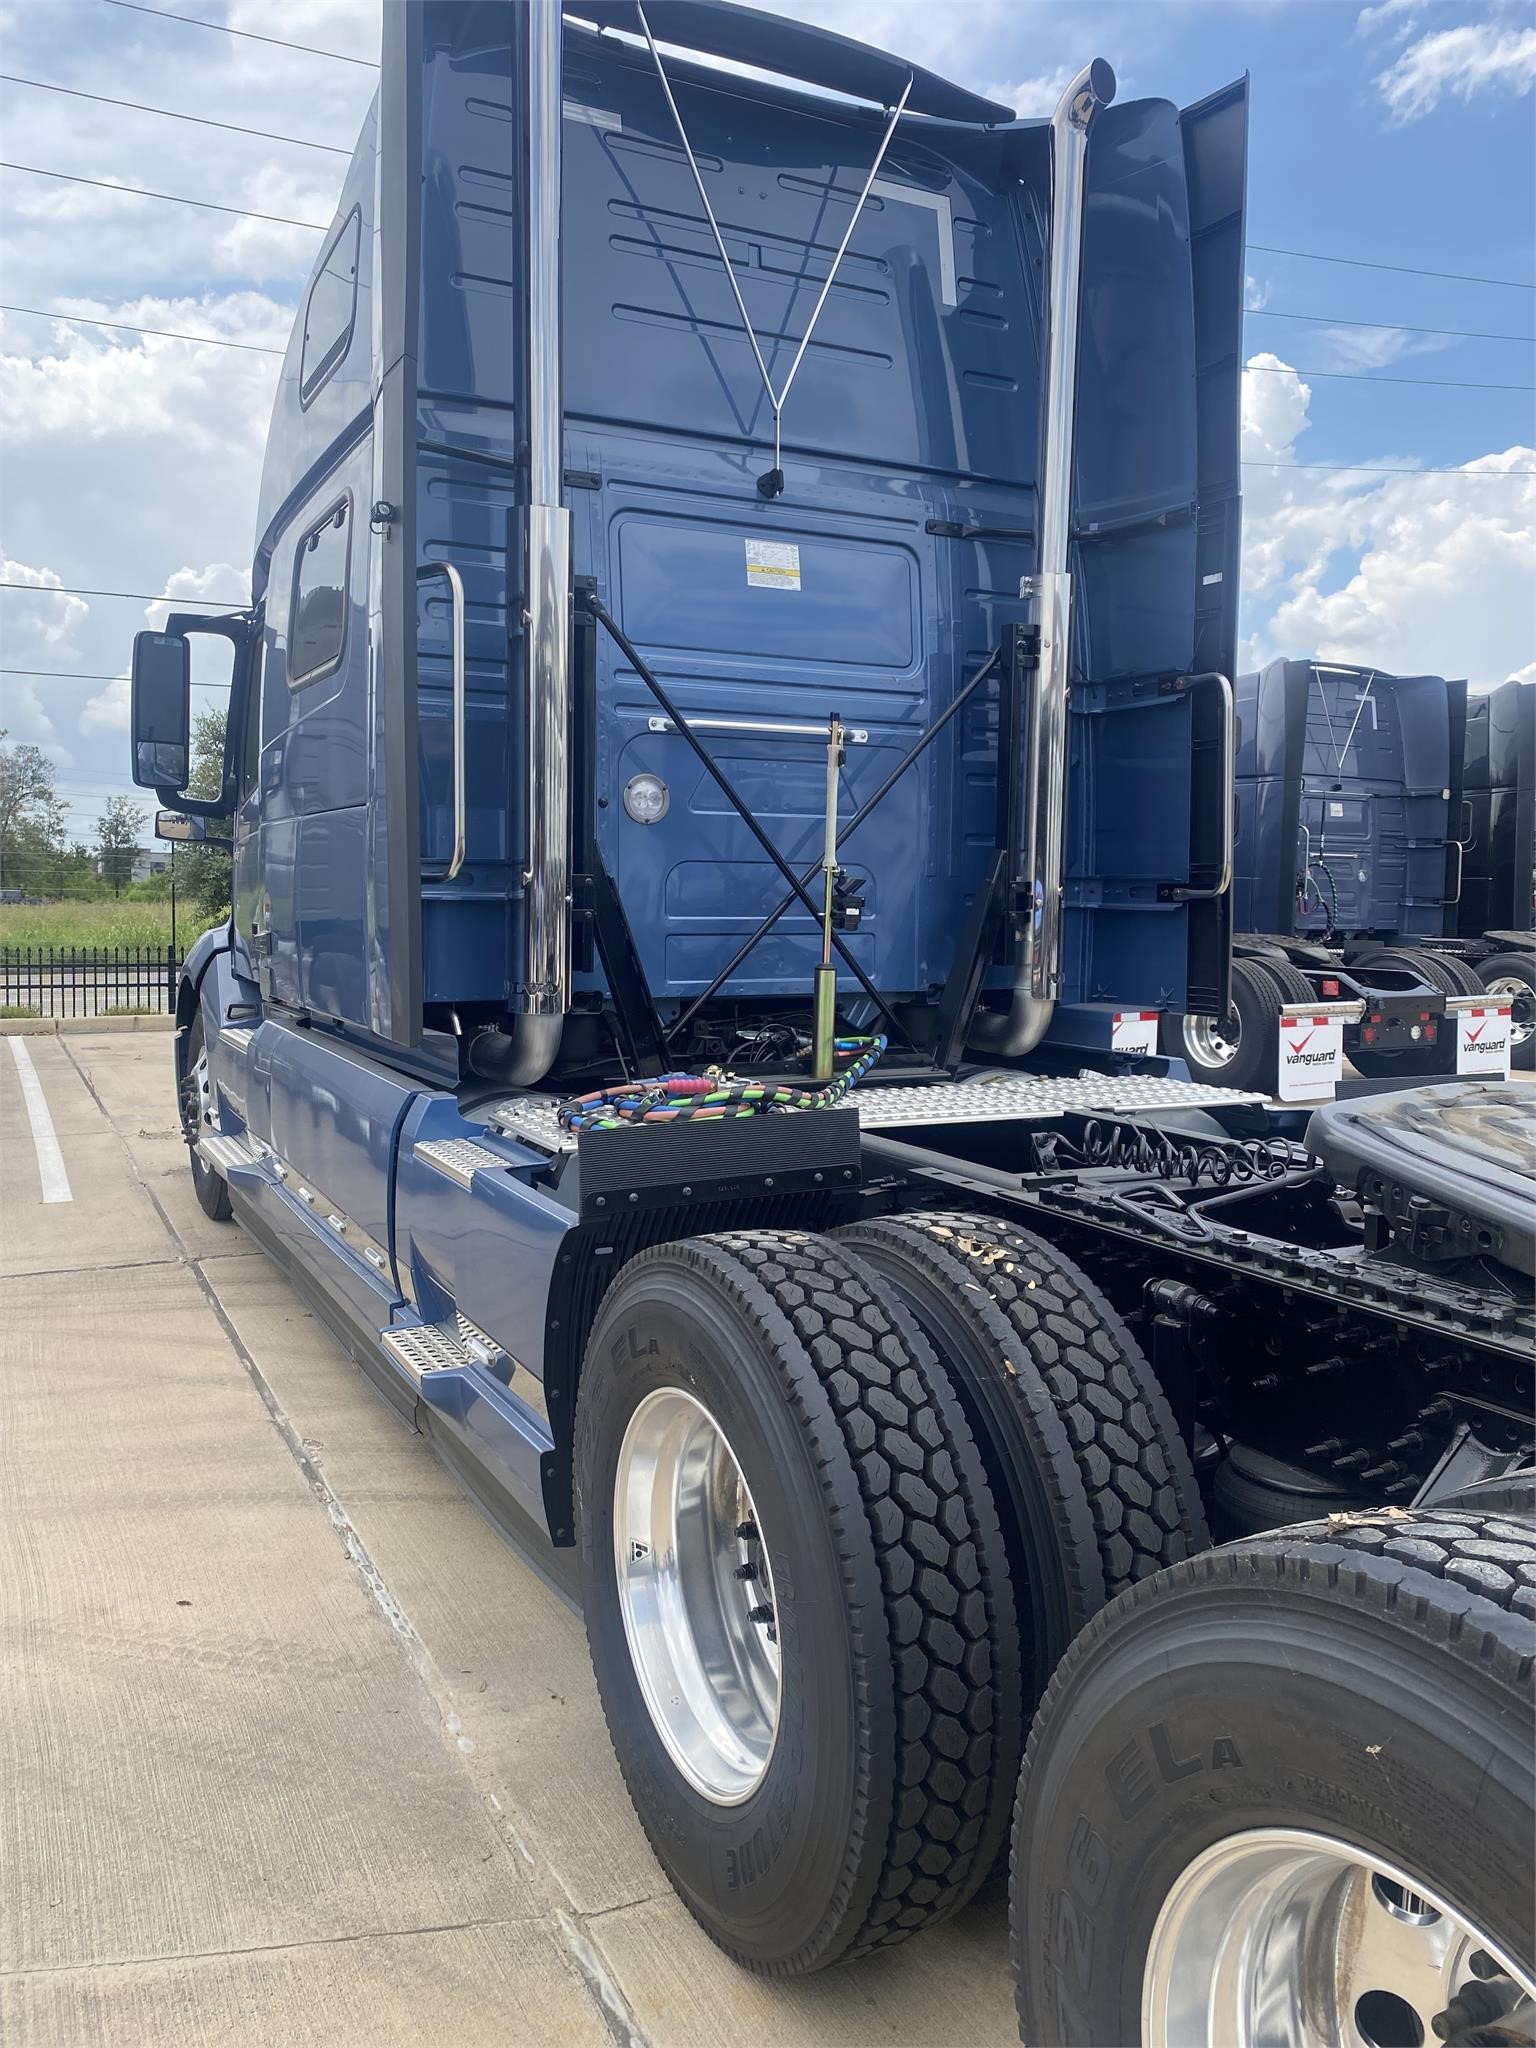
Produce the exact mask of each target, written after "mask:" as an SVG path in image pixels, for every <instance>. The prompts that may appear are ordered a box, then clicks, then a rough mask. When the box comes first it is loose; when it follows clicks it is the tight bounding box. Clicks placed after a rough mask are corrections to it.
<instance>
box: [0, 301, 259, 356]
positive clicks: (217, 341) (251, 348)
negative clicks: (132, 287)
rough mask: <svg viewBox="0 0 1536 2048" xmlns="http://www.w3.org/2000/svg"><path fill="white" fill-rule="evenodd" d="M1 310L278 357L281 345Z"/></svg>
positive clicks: (0, 304) (28, 309) (38, 310)
mask: <svg viewBox="0 0 1536 2048" xmlns="http://www.w3.org/2000/svg"><path fill="white" fill-rule="evenodd" d="M0 313H28V314H31V315H32V316H33V318H35V319H38V320H67V321H70V322H72V323H73V324H74V325H75V326H77V327H110V328H112V329H113V331H114V332H115V333H118V334H155V335H158V336H159V337H160V338H161V340H162V341H195V342H200V343H201V344H202V346H203V347H204V348H238V349H244V350H245V351H246V352H247V353H248V354H250V355H256V356H280V355H282V354H283V353H284V351H283V350H282V349H280V348H266V347H264V346H263V345H262V343H260V342H259V341H226V340H225V339H224V338H223V336H222V335H217V334H182V333H181V332H180V331H179V330H178V329H176V328H174V327H136V326H134V324H133V323H132V322H131V321H129V320H96V319H93V318H92V316H91V315H90V314H89V313H49V312H45V311H44V309H43V308H42V307H41V306H9V305H6V304H5V303H4V301H0Z"/></svg>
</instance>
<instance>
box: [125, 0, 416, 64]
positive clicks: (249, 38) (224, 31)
mask: <svg viewBox="0 0 1536 2048" xmlns="http://www.w3.org/2000/svg"><path fill="white" fill-rule="evenodd" d="M107 5H108V6H109V7H123V8H126V9H127V10H128V12H129V13H130V14H156V15H158V16H159V17H160V19H161V20H162V21H179V22H180V23H181V24H182V26H183V27H184V28H212V29H217V30H218V32H219V34H220V35H221V36H239V37H240V38H241V39H242V40H243V41H245V42H247V43H272V44H274V45H275V46H276V47H277V48H278V49H279V50H302V51H303V53H304V55H305V56H306V57H330V58H332V59H334V61H335V62H336V63H338V64H360V65H361V66H362V68H363V69H364V70H365V71H377V70H378V68H379V67H378V65H377V64H375V63H374V61H373V59H372V58H371V57H347V56H344V55H343V54H342V52H341V51H340V50H317V49H316V48H315V46H314V45H313V44H312V43H290V42H288V41H286V40H285V39H284V38H283V37H282V36H259V35H257V33H256V31H255V30H254V29H249V28H231V27H229V25H228V23H227V22H222V21H203V20H200V19H199V17H198V16H197V15H195V14H173V13H172V12H171V11H170V9H169V8H167V7H145V6H142V5H141V4H140V0H107Z"/></svg>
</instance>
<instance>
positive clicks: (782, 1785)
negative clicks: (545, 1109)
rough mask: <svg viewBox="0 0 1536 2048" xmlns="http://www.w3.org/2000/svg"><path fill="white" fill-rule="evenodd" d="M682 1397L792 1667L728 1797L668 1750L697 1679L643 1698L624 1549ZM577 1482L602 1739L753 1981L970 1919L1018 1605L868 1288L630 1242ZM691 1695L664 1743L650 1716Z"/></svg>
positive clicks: (948, 1417)
mask: <svg viewBox="0 0 1536 2048" xmlns="http://www.w3.org/2000/svg"><path fill="white" fill-rule="evenodd" d="M669 1392H670V1393H671V1394H672V1396H673V1397H681V1398H682V1399H683V1400H684V1401H691V1402H692V1403H693V1404H695V1406H697V1407H699V1408H700V1409H701V1410H702V1412H703V1413H704V1414H705V1415H706V1416H707V1418H708V1419H709V1420H710V1422H711V1423H712V1424H713V1426H714V1427H715V1429H716V1430H717V1431H718V1432H719V1434H720V1435H721V1436H722V1437H723V1439H724V1440H725V1442H726V1445H727V1448H728V1451H729V1453H730V1456H731V1459H732V1461H733V1467H734V1469H735V1470H736V1471H737V1472H738V1474H739V1477H740V1480H741V1481H742V1482H743V1484H744V1487H745V1492H746V1495H747V1497H748V1500H749V1506H750V1513H749V1514H748V1516H747V1518H746V1521H744V1522H743V1523H742V1524H741V1525H739V1526H738V1527H736V1528H735V1530H734V1535H735V1536H738V1537H739V1536H740V1531H741V1528H745V1527H747V1526H748V1525H749V1524H750V1526H751V1527H752V1529H753V1530H754V1531H755V1532H756V1534H755V1535H754V1537H753V1538H752V1539H751V1545H752V1547H750V1548H749V1549H747V1550H745V1551H744V1552H743V1561H744V1562H747V1563H752V1564H756V1563H757V1561H758V1560H759V1559H760V1560H761V1564H762V1566H763V1567H765V1569H764V1571H763V1572H762V1573H761V1574H760V1575H759V1576H758V1577H756V1578H754V1579H751V1580H749V1582H748V1583H749V1584H750V1586H751V1588H752V1591H751V1593H750V1594H748V1595H744V1596H743V1597H744V1598H747V1599H758V1598H759V1596H761V1597H760V1602H759V1604H760V1605H761V1606H762V1607H763V1608H766V1610H767V1612H768V1615H769V1616H770V1617H771V1619H770V1620H767V1621H764V1622H761V1623H759V1624H757V1625H760V1626H763V1627H769V1626H771V1627H772V1629H773V1632H774V1637H775V1647H776V1651H777V1657H778V1678H777V1688H778V1689H777V1695H776V1706H775V1714H776V1721H775V1726H774V1731H773V1733H772V1735H771V1738H770V1740H769V1743H768V1746H767V1749H766V1752H765V1754H764V1757H763V1760H762V1762H761V1765H760V1769H759V1774H758V1776H757V1777H756V1779H755V1780H752V1781H751V1782H747V1781H746V1780H742V1781H741V1782H735V1783H732V1784H730V1785H727V1786H724V1787H723V1788H722V1789H718V1790H716V1789H711V1788H710V1785H709V1783H708V1782H707V1779H708V1772H707V1771H706V1772H704V1773H702V1774H700V1773H698V1772H696V1773H695V1775H694V1777H690V1775H689V1774H688V1772H687V1771H686V1770H685V1769H684V1768H683V1767H682V1765H681V1764H680V1762H679V1749H678V1744H679V1741H680V1740H681V1739H682V1738H683V1737H687V1736H689V1735H690V1733H691V1730H690V1728H689V1726H688V1724H687V1709H688V1706H689V1703H690V1701H689V1699H685V1698H683V1697H682V1695H683V1692H684V1688H681V1687H680V1688H678V1696H676V1697H670V1698H662V1697H661V1696H660V1695H657V1694H656V1692H655V1687H654V1686H652V1689H651V1690H652V1696H655V1697H657V1698H658V1708H657V1709H653V1707H652V1706H651V1705H650V1704H648V1698H647V1690H646V1686H647V1678H646V1673H647V1671H648V1670H649V1669H650V1668H651V1667H649V1666H648V1665H646V1663H645V1659H646V1657H647V1655H648V1654H649V1650H648V1647H647V1646H648V1644H649V1642H650V1640H651V1639H650V1638H648V1637H647V1636H646V1635H645V1633H644V1628H643V1626H642V1623H643V1615H642V1616H641V1617H640V1619H637V1614H639V1609H638V1608H637V1606H636V1598H635V1594H634V1591H633V1584H634V1581H635V1578H636V1574H637V1570H638V1572H639V1574H641V1575H643V1574H644V1572H645V1571H647V1570H648V1569H650V1564H649V1562H648V1552H647V1547H646V1544H645V1543H644V1541H643V1540H642V1542H641V1551H640V1555H639V1556H638V1557H636V1555H635V1553H634V1551H633V1547H632V1546H633V1543H634V1541H635V1530H636V1527H637V1526H638V1525H636V1523H635V1521H634V1510H633V1500H634V1497H635V1496H634V1492H633V1487H634V1484H635V1481H634V1473H635V1470H636V1466H635V1463H634V1458H633V1454H632V1452H629V1451H627V1450H626V1446H628V1445H632V1444H633V1442H634V1441H635V1438H634V1435H633V1432H632V1424H634V1419H635V1417H636V1415H637V1413H639V1411H641V1410H642V1408H643V1407H644V1405H645V1404H646V1403H647V1402H648V1401H650V1400H651V1399H652V1398H653V1397H656V1396H658V1395H661V1396H663V1397H665V1396H666V1395H667V1394H668V1393H669ZM636 1426H637V1427H639V1428H640V1429H642V1430H643V1428H644V1426H645V1424H644V1418H642V1422H641V1424H640V1425H636ZM690 1455H691V1453H690ZM626 1461H627V1462H626ZM625 1474H628V1475H629V1476H628V1477H627V1478H626V1479H625V1481H624V1488H623V1491H622V1498H616V1488H617V1487H618V1482H619V1481H620V1479H621V1476H623V1475H625ZM575 1477H576V1493H577V1540H578V1545H579V1551H580V1565H581V1577H582V1591H583V1605H584V1610H585V1614H586V1623H587V1634H588V1641H589V1643H590V1646H591V1652H592V1664H593V1669H594V1672H595V1673H596V1677H597V1686H598V1692H599V1695H600V1697H601V1699H602V1703H603V1711H604V1714H605V1716H606V1718H607V1722H608V1728H609V1733H610V1735H611V1737H612V1740H613V1745H614V1748H615V1750H616V1752H617V1754H618V1759H619V1765H620V1768H621V1770H622V1771H623V1774H624V1779H625V1783H626V1785H627V1786H628V1789H629V1793H630V1797H631V1798H632V1799H633V1801H634V1804H635V1809H636V1811H637V1813H638V1815H639V1817H640V1821H641V1824H642V1826H643V1827H644V1829H645V1831H646V1834H647V1836H648V1837H649V1839H650V1843H651V1846H652V1848H653V1849H654V1850H655V1852H656V1855H657V1856H658V1858H659V1859H660V1861H661V1863H662V1865H663V1866H664V1868H665V1869H666V1871H667V1874H668V1876H669V1877H670V1878H671V1880H672V1882H673V1884H674V1885H675V1887H676V1888H677V1891H678V1893H679V1894H680V1896H681V1897H682V1899H683V1902H684V1904H685V1905H686V1906H687V1907H688V1909H689V1911H690V1912H691V1913H692V1914H693V1916H694V1918H695V1919H696V1920H697V1921H698V1922H699V1924H700V1925H701V1926H702V1927H703V1928H704V1930H705V1932H706V1933H708V1934H709V1935H710V1936H711V1937H712V1938H713V1939H714V1940H715V1941H716V1942H718V1943H719V1945H720V1946H721V1947H722V1948H723V1949H725V1950H726V1952H727V1953H728V1954H729V1955H731V1956H732V1957H734V1958H735V1959H736V1961H738V1962H740V1963H742V1964H743V1965H745V1966H746V1967H747V1968H748V1969H751V1970H755V1971H757V1972H759V1973H761V1974H763V1975H767V1976H798V1975H803V1974H805V1973H807V1972H809V1971H812V1970H817V1969H821V1968H823V1967H825V1966H826V1965H827V1964H830V1963H833V1962H837V1961H840V1960H842V1959H844V1958H846V1957H849V1956H854V1955H860V1954H863V1953H865V1952H867V1951H868V1950H870V1949H873V1948H877V1947H881V1946H884V1945H887V1944H889V1943H892V1942H896V1941H900V1940H902V1939H904V1938H905V1937H906V1936H907V1935H909V1934H911V1933H913V1932H915V1931H916V1929H918V1928H919V1927H923V1926H926V1925H928V1924H930V1923H931V1922H933V1921H935V1920H938V1919H942V1918H945V1917H947V1916H948V1915H949V1914H950V1913H953V1912H954V1911H956V1910H957V1909H958V1908H959V1907H960V1906H962V1905H963V1904H964V1903H965V1902H966V1900H967V1899H968V1898H969V1897H970V1896H971V1895H972V1893H973V1892H974V1891H975V1890H976V1888H977V1887H978V1886H979V1885H980V1884H981V1882H982V1881H983V1879H984V1878H985V1877H986V1876H987V1874H988V1872H989V1870H990V1869H991V1868H992V1866H993V1864H994V1862H995V1860H996V1858H997V1856H998V1854H999V1851H1000V1848H1001V1847H1002V1845H1003V1842H1004V1839H1005V1836H1006V1832H1007V1818H1008V1803H1009V1797H1010V1788H1011V1783H1012V1779H1013V1776H1014V1774H1015V1772H1016V1769H1017V1761H1018V1757H1019V1753H1020V1749H1021V1746H1022V1715H1021V1709H1020V1705H1019V1672H1018V1638H1017V1633H1016V1630H1015V1624H1014V1613H1013V1594H1012V1589H1011V1587H1010V1585H1009V1580H1008V1568H1007V1562H1006V1557H1005V1554H1004V1551H1003V1545H1002V1537H1001V1532H1000V1530H999V1527H998V1522H997V1516H996V1513H995V1512H994V1509H993V1506H992V1500H991V1496H990V1494H989V1492H988V1489H987V1483H986V1478H985V1475H984V1473H983V1470H982V1466H981V1460H980V1458H979V1456H978V1454H977V1450H976V1446H975V1444H974V1443H973V1441H972V1439H971V1435H970V1432H969V1430H968V1429H967V1427H966V1424H965V1419H964V1416H963V1414H962V1412H961V1410H960V1406H959V1403H958V1402H957V1400H956V1398H955V1396H954V1393H953V1391H952V1390H951V1389H950V1388H949V1386H948V1384H947V1382H946V1381H945V1378H944V1375H943V1373H942V1371H941V1370H940V1368H939V1367H938V1365H937V1363H936V1361H935V1360H934V1358H933V1355H932V1353H931V1351H930V1350H929V1348H928V1346H927V1345H926V1343H925V1342H924V1340H923V1338H922V1337H921V1335H920V1334H919V1333H918V1332H917V1331H916V1329H915V1328H914V1327H913V1326H912V1325H911V1323H910V1321H909V1320H908V1318H907V1317H906V1315H905V1313H904V1311H903V1310H902V1309H901V1308H900V1307H899V1306H898V1305H897V1304H896V1303H895V1302H894V1301H892V1300H891V1299H890V1298H889V1297H888V1295H887V1293H886V1290H885V1289H884V1287H883V1286H882V1284H881V1283H880V1282H879V1281H878V1280H877V1279H876V1278H875V1276H874V1275H873V1274H871V1273H869V1272H868V1271H867V1270H866V1269H865V1268H864V1267H863V1266H861V1265H860V1263H859V1262H858V1260H857V1259H856V1258H855V1257H854V1256H853V1255H852V1254H851V1252H850V1251H848V1250H846V1249H844V1248H843V1247H841V1246H838V1245H834V1244H832V1243H831V1242H829V1241H828V1240H826V1239H824V1238H819V1237H814V1236H811V1235H808V1234H801V1233H789V1232H786V1233H783V1234H775V1233H771V1232H766V1231H740V1232H733V1233H730V1234H729V1235H723V1236H719V1237H708V1238H691V1239H687V1240H685V1241H683V1242H682V1243H675V1244H664V1245H658V1246H655V1247H654V1248H652V1249H651V1250H649V1251H645V1252H642V1253H640V1254H639V1255H638V1256H637V1257H636V1258H634V1259H633V1260H632V1261H631V1262H630V1263H629V1264H628V1265H627V1266H626V1267H625V1268H624V1270H623V1272H622V1273H620V1275H619V1277H618V1278H617V1280H616V1281H615V1282H614V1283H613V1285H612V1287H611V1288H610V1289H609V1291H608V1293H607V1295H606V1297H605V1298H604V1301H603V1305H602V1308H601V1310H600V1312H599V1314H598V1317H597V1321H596V1324H595V1326H594V1328H593V1331H592V1336H591V1339H590V1342H589V1344H588V1346H587V1353H586V1361H585V1364H584V1366H583V1371H582V1379H581V1387H580V1394H579V1398H578V1403H577V1418H576V1442H575ZM646 1497H647V1498H649V1497H650V1496H646ZM690 1526H691V1525H690ZM728 1533H729V1532H728ZM685 1538H686V1539H687V1540H691V1538H687V1532H686V1530H684V1532H683V1534H680V1535H679V1537H678V1540H677V1542H676V1545H675V1556H676V1577H677V1581H678V1584H679V1585H680V1586H681V1587H682V1589H683V1595H681V1596H679V1598H678V1600H677V1601H676V1603H675V1607H674V1610H673V1613H674V1616H675V1613H679V1612H681V1613H684V1614H685V1615H691V1614H692V1613H693V1610H694V1605H695V1596H694V1595H693V1594H691V1593H689V1592H688V1588H689V1587H690V1586H692V1587H694V1588H697V1587H698V1586H699V1585H700V1584H701V1583H703V1582H701V1580H700V1577H699V1572H698V1568H697V1561H696V1560H695V1562H694V1564H693V1565H690V1562H689V1557H688V1556H686V1555H685V1554H684V1552H685ZM744 1540H745V1539H744ZM656 1554H657V1557H658V1558H660V1557H661V1551H660V1549H659V1548H658V1551H657V1553H656ZM663 1562H664V1560H663ZM690 1572H692V1577H690ZM741 1577H742V1574H741V1572H740V1570H739V1569H732V1568H731V1567H730V1564H729V1560H727V1563H726V1565H725V1566H723V1567H720V1568H717V1569H716V1570H715V1573H714V1579H715V1580H716V1581H718V1583H719V1585H720V1586H721V1587H722V1588H723V1589H724V1602H728V1600H729V1597H730V1594H731V1589H732V1585H733V1583H734V1582H735V1581H737V1580H740V1578H741ZM707 1578H708V1571H707V1566H706V1581H707ZM706 1590H707V1589H706ZM684 1596H686V1597H684ZM710 1597H713V1596H710ZM724 1602H721V1603H720V1604H724ZM704 1606H705V1609H706V1613H708V1612H712V1611H713V1610H712V1609H709V1607H708V1601H707V1599H706V1600H705V1601H704ZM659 1625H660V1624H658V1626H659ZM668 1626H669V1627H670V1628H671V1629H672V1631H673V1634H672V1636H671V1637H669V1638H668V1641H669V1642H670V1641H672V1640H674V1639H676V1640H678V1641H680V1642H682V1644H683V1647H684V1649H685V1650H686V1647H687V1638H686V1635H683V1636H679V1635H678V1630H677V1623H676V1620H675V1618H674V1619H673V1620H671V1621H669V1623H668ZM637 1630H639V1631H640V1633H638V1634H637V1633H636V1631H637ZM632 1643H633V1644H635V1645H637V1647H635V1648H632ZM711 1668H713V1667H711ZM703 1684H704V1693H703V1697H704V1699H705V1702H706V1705H708V1704H710V1703H711V1702H713V1701H716V1700H724V1701H725V1702H726V1705H727V1706H728V1707H729V1708H730V1711H731V1713H732V1714H734V1715H736V1718H737V1720H739V1721H740V1723H741V1725H742V1726H743V1727H746V1728H748V1730H749V1732H750V1729H751V1726H752V1723H751V1720H750V1714H746V1715H743V1714H739V1713H737V1707H738V1706H739V1704H740V1701H739V1700H738V1697H737V1695H736V1694H733V1693H730V1692H725V1693H722V1692H720V1691H719V1690H718V1687H717V1686H716V1685H715V1683H714V1682H713V1679H709V1680H705V1681H703ZM690 1698H691V1696H690ZM679 1707H681V1708H682V1709H683V1710H684V1711H683V1714H682V1715H681V1717H679V1720H678V1726H679V1727H680V1728H681V1737H680V1736H679V1735H678V1734H676V1733H674V1734H673V1736H672V1737H671V1739H670V1740H669V1737H668V1734H667V1732H666V1728H665V1726H664V1720H663V1719H661V1718H658V1713H659V1714H660V1715H662V1716H663V1717H664V1716H665V1715H666V1714H667V1713H668V1712H670V1711H671V1710H675V1709H678V1708H679ZM733 1725H734V1723H733ZM759 1746H761V1745H759ZM754 1753H755V1752H754ZM748 1776H749V1777H750V1774H748ZM701 1777H702V1779H703V1780H704V1782H701Z"/></svg>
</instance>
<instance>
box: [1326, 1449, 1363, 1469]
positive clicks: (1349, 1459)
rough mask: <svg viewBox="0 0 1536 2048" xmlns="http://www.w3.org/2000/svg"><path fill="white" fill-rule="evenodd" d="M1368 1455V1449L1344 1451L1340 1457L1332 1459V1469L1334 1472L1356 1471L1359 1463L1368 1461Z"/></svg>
mask: <svg viewBox="0 0 1536 2048" xmlns="http://www.w3.org/2000/svg"><path fill="white" fill-rule="evenodd" d="M1370 1456H1371V1454H1370V1452H1369V1451H1346V1452H1345V1454H1344V1456H1343V1457H1342V1458H1335V1459H1334V1461H1333V1469H1334V1471H1335V1472H1353V1471H1356V1470H1357V1469H1358V1468H1359V1467H1360V1466H1361V1465H1365V1464H1368V1463H1369V1462H1370Z"/></svg>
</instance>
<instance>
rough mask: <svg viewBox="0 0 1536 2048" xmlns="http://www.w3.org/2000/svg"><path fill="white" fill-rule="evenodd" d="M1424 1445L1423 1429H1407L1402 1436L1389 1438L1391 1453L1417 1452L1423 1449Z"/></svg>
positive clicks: (1388, 1447)
mask: <svg viewBox="0 0 1536 2048" xmlns="http://www.w3.org/2000/svg"><path fill="white" fill-rule="evenodd" d="M1423 1444H1424V1432H1423V1430H1422V1429H1405V1430H1404V1431H1403V1433H1402V1435H1401V1436H1394V1437H1389V1438H1388V1439H1387V1449H1388V1450H1389V1451H1417V1450H1421V1449H1422V1448H1423Z"/></svg>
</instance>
